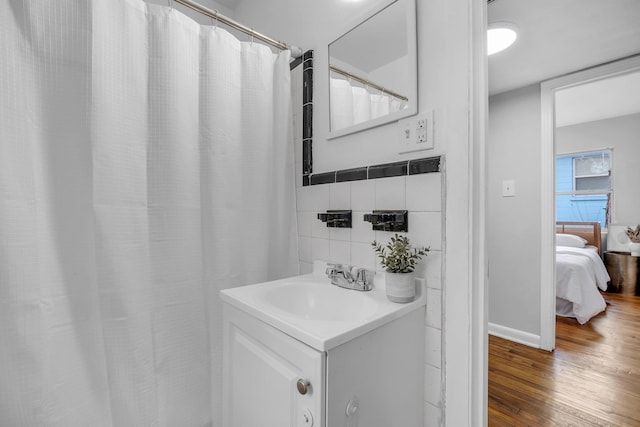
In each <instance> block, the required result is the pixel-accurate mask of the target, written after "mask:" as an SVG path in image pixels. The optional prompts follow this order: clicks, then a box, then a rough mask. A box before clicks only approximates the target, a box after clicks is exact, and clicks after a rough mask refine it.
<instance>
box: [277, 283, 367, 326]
mask: <svg viewBox="0 0 640 427" xmlns="http://www.w3.org/2000/svg"><path fill="white" fill-rule="evenodd" d="M308 279H309V278H302V277H300V278H298V279H297V280H295V281H293V282H284V283H280V284H274V285H273V286H270V287H269V289H268V290H267V291H266V292H265V293H264V299H265V302H266V303H267V304H270V305H271V306H273V308H274V309H276V310H278V311H280V312H281V313H283V314H285V315H289V316H292V317H296V318H300V319H315V320H322V321H327V322H344V321H350V320H366V319H368V318H370V317H371V316H372V315H373V314H374V313H375V312H376V308H377V304H376V302H375V300H374V299H372V298H367V297H366V296H363V295H358V294H359V293H361V292H359V291H353V290H351V291H347V292H345V289H342V288H339V287H337V286H333V285H332V286H327V284H326V283H325V282H326V281H328V279H327V280H322V281H318V280H317V279H316V278H315V277H312V278H311V280H308Z"/></svg>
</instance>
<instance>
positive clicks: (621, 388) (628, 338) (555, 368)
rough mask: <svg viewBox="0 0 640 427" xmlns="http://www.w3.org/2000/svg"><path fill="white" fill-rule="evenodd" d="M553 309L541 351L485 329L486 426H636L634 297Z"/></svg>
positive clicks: (639, 377)
mask: <svg viewBox="0 0 640 427" xmlns="http://www.w3.org/2000/svg"><path fill="white" fill-rule="evenodd" d="M603 295H604V297H605V299H606V300H607V302H608V304H607V309H606V311H605V312H604V313H601V314H599V315H598V316H596V317H594V318H593V319H591V320H590V321H589V322H588V323H587V324H586V325H580V324H579V323H578V322H577V321H576V320H575V319H568V318H562V317H558V318H557V321H556V349H555V351H554V352H547V351H544V350H538V349H534V348H531V347H527V346H524V345H521V344H517V343H513V342H511V341H507V340H504V339H501V338H497V337H494V336H489V426H640V297H635V296H625V295H620V294H606V293H605V294H603Z"/></svg>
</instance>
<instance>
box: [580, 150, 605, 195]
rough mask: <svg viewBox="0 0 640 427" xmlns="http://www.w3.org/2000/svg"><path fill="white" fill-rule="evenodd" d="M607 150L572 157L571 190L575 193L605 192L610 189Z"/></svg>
mask: <svg viewBox="0 0 640 427" xmlns="http://www.w3.org/2000/svg"><path fill="white" fill-rule="evenodd" d="M610 176H611V167H610V164H609V152H608V151H601V152H599V153H597V154H584V155H580V157H573V190H574V192H576V194H581V193H588V194H591V193H594V192H595V193H599V194H602V193H604V194H606V193H608V192H609V190H610V189H611V184H610V181H611V180H610Z"/></svg>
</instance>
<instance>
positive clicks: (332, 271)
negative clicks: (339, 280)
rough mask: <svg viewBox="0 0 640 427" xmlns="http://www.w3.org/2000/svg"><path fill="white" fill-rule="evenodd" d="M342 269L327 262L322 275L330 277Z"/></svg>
mask: <svg viewBox="0 0 640 427" xmlns="http://www.w3.org/2000/svg"><path fill="white" fill-rule="evenodd" d="M342 269H343V266H342V264H336V263H332V262H328V263H327V269H326V270H325V271H324V274H326V275H327V276H330V275H332V274H336V273H337V272H338V271H340V270H342Z"/></svg>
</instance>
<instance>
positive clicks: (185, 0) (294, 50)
mask: <svg viewBox="0 0 640 427" xmlns="http://www.w3.org/2000/svg"><path fill="white" fill-rule="evenodd" d="M171 1H175V2H176V3H180V4H181V5H183V6H186V7H188V8H189V9H191V10H195V11H196V12H199V13H201V14H203V15H206V16H208V17H209V18H212V19H215V20H216V21H219V22H222V23H223V24H225V25H228V26H229V27H231V28H233V29H236V30H238V31H241V32H243V33H245V34H248V35H250V36H251V37H255V38H256V39H258V40H261V41H263V42H265V43H267V44H268V45H271V46H273V47H276V48H278V49H280V50H290V51H291V56H292V57H293V58H299V57H301V56H302V49H300V48H299V47H297V46H289V45H288V44H286V43H283V42H280V41H277V40H274V39H272V38H271V37H268V36H265V35H264V34H261V33H259V32H257V31H255V30H254V29H252V28H249V27H247V26H246V25H242V24H241V23H239V22H237V21H234V20H233V19H231V18H229V17H226V16H224V15H223V14H221V13H218V11H217V10H211V9H209V8H207V7H205V6H202V5H201V4H198V3H196V2H193V1H191V0H171Z"/></svg>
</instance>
